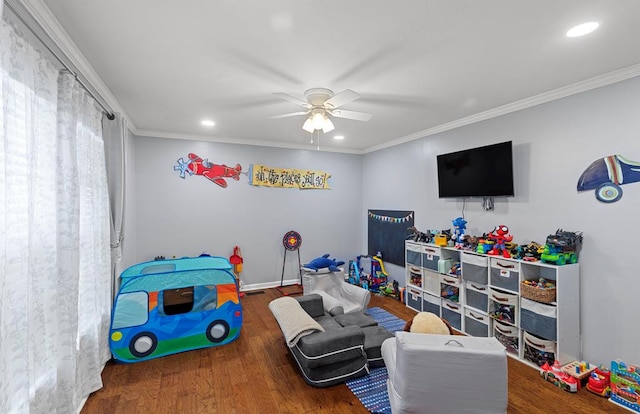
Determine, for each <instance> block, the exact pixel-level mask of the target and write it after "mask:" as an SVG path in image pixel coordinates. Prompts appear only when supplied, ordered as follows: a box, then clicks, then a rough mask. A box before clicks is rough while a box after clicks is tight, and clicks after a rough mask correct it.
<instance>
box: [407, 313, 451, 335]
mask: <svg viewBox="0 0 640 414" xmlns="http://www.w3.org/2000/svg"><path fill="white" fill-rule="evenodd" d="M404 331H405V332H413V333H424V334H436V335H453V329H452V328H451V325H450V324H449V322H447V321H445V320H444V319H441V318H440V317H439V316H438V315H436V314H435V313H431V312H419V313H418V314H417V315H416V316H414V317H413V319H410V320H408V321H407V323H406V324H405V325H404Z"/></svg>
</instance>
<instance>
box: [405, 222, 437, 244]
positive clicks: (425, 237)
mask: <svg viewBox="0 0 640 414" xmlns="http://www.w3.org/2000/svg"><path fill="white" fill-rule="evenodd" d="M407 230H409V231H410V232H411V233H412V234H411V235H410V236H409V237H407V240H409V239H411V240H413V241H415V242H420V243H431V242H432V241H433V236H434V234H433V232H432V231H431V230H427V232H426V233H423V232H421V231H419V230H418V229H417V228H416V227H415V226H411V227H408V228H407Z"/></svg>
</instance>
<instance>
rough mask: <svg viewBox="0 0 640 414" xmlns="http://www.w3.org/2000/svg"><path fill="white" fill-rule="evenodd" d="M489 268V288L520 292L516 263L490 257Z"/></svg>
mask: <svg viewBox="0 0 640 414" xmlns="http://www.w3.org/2000/svg"><path fill="white" fill-rule="evenodd" d="M489 266H490V267H491V278H490V280H489V282H490V283H489V284H490V285H491V286H497V287H499V288H503V289H508V290H511V291H513V292H519V291H520V280H519V277H520V272H519V271H518V270H519V269H518V262H515V261H512V260H503V259H498V258H495V257H492V258H491V260H490V261H489Z"/></svg>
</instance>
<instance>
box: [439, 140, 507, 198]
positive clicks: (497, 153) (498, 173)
mask: <svg viewBox="0 0 640 414" xmlns="http://www.w3.org/2000/svg"><path fill="white" fill-rule="evenodd" d="M437 161H438V193H439V197H440V198H450V197H500V196H513V158H512V151H511V141H507V142H501V143H498V144H493V145H487V146H484V147H478V148H471V149H468V150H464V151H457V152H452V153H449V154H441V155H438V157H437Z"/></svg>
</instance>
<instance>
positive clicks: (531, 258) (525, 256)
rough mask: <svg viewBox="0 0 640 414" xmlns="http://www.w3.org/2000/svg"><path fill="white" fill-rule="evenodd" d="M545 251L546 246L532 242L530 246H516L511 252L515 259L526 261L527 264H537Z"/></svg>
mask: <svg viewBox="0 0 640 414" xmlns="http://www.w3.org/2000/svg"><path fill="white" fill-rule="evenodd" d="M543 251H544V246H542V245H541V244H538V243H536V242H534V241H532V242H531V243H529V244H526V245H523V244H521V245H520V246H516V247H515V248H514V249H512V250H511V256H512V257H513V258H514V259H519V260H524V261H527V262H537V261H538V260H540V255H541V254H542V252H543Z"/></svg>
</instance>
